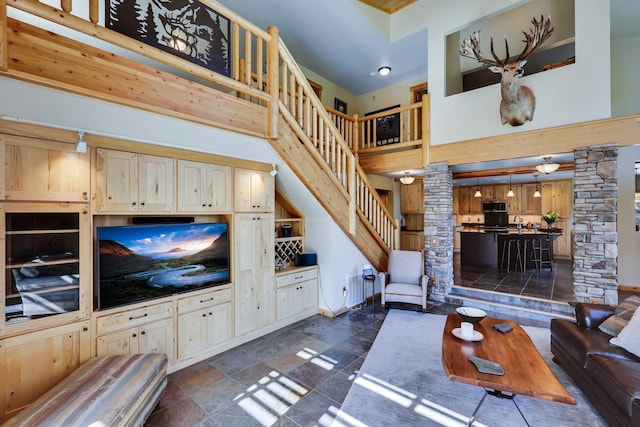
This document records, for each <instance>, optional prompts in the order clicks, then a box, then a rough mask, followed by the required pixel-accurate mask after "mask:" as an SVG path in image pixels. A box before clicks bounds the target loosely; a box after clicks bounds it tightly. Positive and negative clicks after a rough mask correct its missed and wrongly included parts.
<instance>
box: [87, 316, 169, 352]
mask: <svg viewBox="0 0 640 427" xmlns="http://www.w3.org/2000/svg"><path fill="white" fill-rule="evenodd" d="M136 353H165V354H166V355H167V356H168V357H169V358H170V359H173V358H174V357H173V354H174V352H173V318H169V319H163V320H159V321H156V322H150V323H146V324H144V325H142V326H138V327H134V328H130V329H125V330H122V331H118V332H112V333H110V334H106V335H102V336H99V337H98V338H97V343H96V354H97V355H98V356H107V355H118V354H125V355H126V354H136Z"/></svg>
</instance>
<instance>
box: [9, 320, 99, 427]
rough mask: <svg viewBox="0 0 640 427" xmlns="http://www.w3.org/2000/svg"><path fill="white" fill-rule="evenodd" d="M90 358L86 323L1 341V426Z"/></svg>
mask: <svg viewBox="0 0 640 427" xmlns="http://www.w3.org/2000/svg"><path fill="white" fill-rule="evenodd" d="M90 356H91V332H90V331H89V320H85V321H81V322H75V323H70V324H66V325H62V326H57V327H53V328H49V329H45V330H41V331H37V332H32V333H27V334H22V335H16V336H13V337H8V338H4V339H0V378H2V380H1V381H0V408H1V409H0V423H2V422H3V421H6V420H7V419H8V418H10V417H11V416H13V415H15V414H16V413H17V412H18V411H19V410H21V409H22V408H24V407H25V406H27V405H29V404H30V403H32V402H33V401H35V400H36V399H37V398H39V397H40V396H42V395H43V394H44V393H45V392H46V391H48V390H49V389H51V388H52V387H53V386H55V385H56V384H58V383H59V382H60V381H62V379H64V378H65V377H67V376H68V375H69V374H71V373H72V372H73V371H74V370H75V369H76V368H77V367H78V366H80V365H81V364H82V363H83V362H85V361H86V360H88V359H89V357H90Z"/></svg>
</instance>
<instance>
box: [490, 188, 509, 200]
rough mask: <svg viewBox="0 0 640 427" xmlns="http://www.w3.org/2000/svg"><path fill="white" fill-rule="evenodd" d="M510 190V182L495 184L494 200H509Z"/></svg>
mask: <svg viewBox="0 0 640 427" xmlns="http://www.w3.org/2000/svg"><path fill="white" fill-rule="evenodd" d="M508 192H509V185H508V184H496V185H494V186H493V200H507V193H508Z"/></svg>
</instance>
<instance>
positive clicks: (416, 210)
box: [400, 179, 424, 214]
mask: <svg viewBox="0 0 640 427" xmlns="http://www.w3.org/2000/svg"><path fill="white" fill-rule="evenodd" d="M400 213H402V214H423V213H424V182H423V181H422V179H416V180H415V181H413V182H412V183H411V184H401V185H400Z"/></svg>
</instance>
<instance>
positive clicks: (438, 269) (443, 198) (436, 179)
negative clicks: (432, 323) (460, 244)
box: [424, 162, 453, 302]
mask: <svg viewBox="0 0 640 427" xmlns="http://www.w3.org/2000/svg"><path fill="white" fill-rule="evenodd" d="M452 211H453V177H452V176H451V172H450V171H449V165H448V163H446V162H444V163H435V164H431V165H429V166H427V167H426V172H425V176H424V234H425V239H424V263H425V273H426V274H427V275H428V276H429V277H430V278H432V279H433V278H435V281H433V280H432V282H431V289H430V293H429V298H430V299H432V300H435V301H440V302H444V300H445V296H446V295H447V294H448V293H449V291H450V290H451V287H452V286H453V224H452V223H451V218H452V217H451V215H452Z"/></svg>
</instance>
